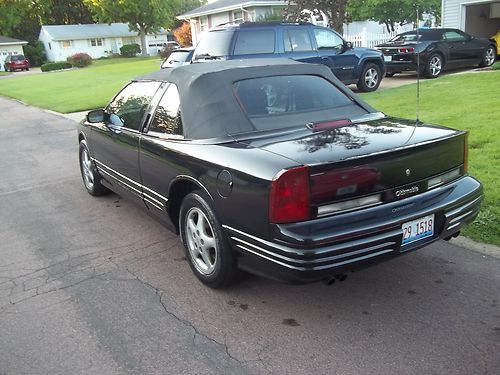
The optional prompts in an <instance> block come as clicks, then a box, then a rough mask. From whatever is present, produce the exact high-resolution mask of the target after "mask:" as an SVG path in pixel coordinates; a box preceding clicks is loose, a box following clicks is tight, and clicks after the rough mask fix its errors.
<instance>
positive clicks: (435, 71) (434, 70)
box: [429, 56, 443, 77]
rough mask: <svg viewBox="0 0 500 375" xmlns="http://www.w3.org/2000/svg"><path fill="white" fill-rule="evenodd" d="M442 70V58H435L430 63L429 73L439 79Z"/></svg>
mask: <svg viewBox="0 0 500 375" xmlns="http://www.w3.org/2000/svg"><path fill="white" fill-rule="evenodd" d="M442 68H443V66H442V63H441V58H440V57H439V56H433V57H432V58H431V60H430V61H429V71H430V72H431V74H432V76H433V77H437V76H438V75H439V73H441V69H442Z"/></svg>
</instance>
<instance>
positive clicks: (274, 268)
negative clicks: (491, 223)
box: [223, 176, 483, 283]
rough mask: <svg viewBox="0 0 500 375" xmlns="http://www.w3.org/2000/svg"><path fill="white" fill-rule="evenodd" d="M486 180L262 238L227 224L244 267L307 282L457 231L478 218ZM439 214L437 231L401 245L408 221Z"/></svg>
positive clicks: (285, 227) (469, 179) (299, 225)
mask: <svg viewBox="0 0 500 375" xmlns="http://www.w3.org/2000/svg"><path fill="white" fill-rule="evenodd" d="M482 199H483V189H482V186H481V184H480V183H479V182H478V181H477V180H475V179H474V178H472V177H469V176H467V177H463V178H460V179H459V180H456V181H454V182H452V183H449V184H447V185H444V186H441V187H438V188H435V189H433V190H431V191H427V192H425V193H422V194H418V195H416V196H413V197H410V198H406V199H402V200H399V201H396V202H391V203H387V204H383V205H380V206H376V207H371V208H367V209H364V210H363V209H362V210H358V211H355V212H350V213H346V214H341V215H335V216H331V217H325V218H321V219H315V220H311V221H308V222H304V223H297V224H288V225H282V226H275V227H274V234H273V238H272V239H262V238H258V237H256V236H253V235H251V234H249V233H245V232H243V231H240V230H237V229H235V228H232V227H230V226H227V225H224V226H223V228H224V230H225V232H226V235H227V238H228V239H229V241H230V243H231V245H232V247H233V248H234V249H235V250H236V251H237V252H238V253H239V255H240V257H239V258H238V259H239V265H240V267H241V268H242V269H245V270H248V271H250V272H252V273H255V274H258V275H261V276H266V277H269V278H272V279H276V280H279V281H284V282H290V283H306V282H312V281H318V280H321V279H326V278H329V277H332V276H334V275H336V274H339V273H342V272H346V271H352V270H356V269H359V268H363V267H366V266H368V265H370V264H374V263H378V262H381V261H383V260H386V259H389V258H392V257H395V256H397V255H401V254H405V253H408V252H411V251H413V250H416V249H418V248H421V247H423V246H426V245H428V244H430V243H432V242H434V241H437V240H439V239H441V238H447V237H449V236H451V235H453V234H454V233H456V232H458V231H459V230H460V229H461V228H462V227H463V226H464V225H466V224H468V223H470V222H472V221H473V220H474V218H475V217H476V216H477V214H478V212H479V209H480V205H481V202H482ZM429 214H434V215H435V226H434V235H433V236H432V237H428V238H424V239H421V240H418V241H415V242H413V243H410V244H407V245H405V246H401V242H402V236H403V232H402V229H401V226H402V224H403V223H405V222H408V221H411V220H414V219H418V218H420V217H424V216H426V215H429Z"/></svg>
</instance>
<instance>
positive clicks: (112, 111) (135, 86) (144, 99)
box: [106, 82, 160, 130]
mask: <svg viewBox="0 0 500 375" xmlns="http://www.w3.org/2000/svg"><path fill="white" fill-rule="evenodd" d="M159 87H160V82H132V83H130V84H129V85H128V86H127V87H125V88H124V89H123V90H122V91H121V92H120V93H119V94H118V95H117V96H116V97H115V99H114V100H113V101H112V102H111V103H110V104H109V105H108V107H107V108H106V112H107V113H108V114H109V115H110V116H109V121H110V122H111V124H113V125H115V126H123V127H125V128H128V129H133V130H139V128H140V127H141V121H142V118H143V116H144V113H145V112H146V110H147V108H148V105H149V103H150V102H151V99H152V98H153V96H154V94H155V93H156V91H157V90H158V88H159Z"/></svg>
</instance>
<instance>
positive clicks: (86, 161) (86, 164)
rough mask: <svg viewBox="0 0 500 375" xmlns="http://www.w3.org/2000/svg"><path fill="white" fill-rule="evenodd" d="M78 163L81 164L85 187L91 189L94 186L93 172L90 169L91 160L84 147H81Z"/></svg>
mask: <svg viewBox="0 0 500 375" xmlns="http://www.w3.org/2000/svg"><path fill="white" fill-rule="evenodd" d="M80 164H81V166H82V172H83V181H84V182H85V186H86V187H87V189H89V190H92V188H93V187H94V172H93V171H92V160H91V159H90V156H89V153H88V151H87V149H86V148H83V149H82V154H81V157H80Z"/></svg>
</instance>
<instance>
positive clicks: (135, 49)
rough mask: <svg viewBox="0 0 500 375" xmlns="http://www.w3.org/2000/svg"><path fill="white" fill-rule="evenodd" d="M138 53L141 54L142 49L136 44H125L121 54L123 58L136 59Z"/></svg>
mask: <svg viewBox="0 0 500 375" xmlns="http://www.w3.org/2000/svg"><path fill="white" fill-rule="evenodd" d="M138 53H141V47H140V46H139V45H138V44H136V43H134V44H125V45H124V46H123V47H121V48H120V54H121V55H122V56H123V57H135V56H136V55H137V54H138Z"/></svg>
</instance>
